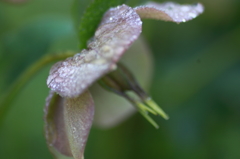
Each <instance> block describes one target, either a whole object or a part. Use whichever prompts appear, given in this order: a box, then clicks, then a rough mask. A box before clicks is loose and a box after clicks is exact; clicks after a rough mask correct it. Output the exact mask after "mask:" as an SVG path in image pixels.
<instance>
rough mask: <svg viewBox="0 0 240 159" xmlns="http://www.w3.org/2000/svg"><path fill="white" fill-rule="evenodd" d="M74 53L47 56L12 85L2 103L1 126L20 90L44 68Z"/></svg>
mask: <svg viewBox="0 0 240 159" xmlns="http://www.w3.org/2000/svg"><path fill="white" fill-rule="evenodd" d="M73 55H74V53H73V52H66V53H62V54H53V55H45V56H44V57H42V58H41V59H40V60H38V61H37V62H35V63H34V64H32V65H31V66H30V67H29V68H28V69H27V70H26V71H25V72H23V74H22V75H21V76H20V77H19V78H18V79H17V80H16V81H15V82H14V83H13V84H12V86H11V87H10V89H9V90H8V92H7V93H6V94H5V96H4V97H3V98H2V99H1V101H0V125H1V124H2V122H3V120H4V118H5V116H6V114H7V112H8V110H9V109H10V107H11V104H12V102H13V101H14V100H13V99H14V98H15V97H16V95H17V94H18V93H19V92H20V90H21V89H22V88H23V87H24V86H25V85H26V84H27V82H28V81H29V80H30V79H31V78H32V77H33V76H34V75H35V74H36V73H37V72H38V71H39V70H41V69H42V68H43V67H44V66H46V65H47V64H50V63H52V62H54V61H59V60H63V59H66V58H67V57H70V56H73Z"/></svg>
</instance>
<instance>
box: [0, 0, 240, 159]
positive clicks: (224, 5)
mask: <svg viewBox="0 0 240 159" xmlns="http://www.w3.org/2000/svg"><path fill="white" fill-rule="evenodd" d="M140 2H144V1H143V0H141V1H140V0H129V1H128V4H129V5H131V6H135V5H137V4H138V3H140ZM159 2H162V1H159ZM177 2H179V3H193V2H195V1H193V0H179V1H177ZM199 2H201V3H202V4H203V5H204V6H205V12H204V13H203V14H202V15H201V16H199V17H198V18H196V19H194V20H193V21H190V22H187V23H183V24H179V25H177V24H174V23H169V22H162V21H154V20H144V21H143V33H142V35H143V36H144V37H145V39H146V42H147V43H148V46H149V48H150V50H151V51H152V53H153V56H154V61H155V70H154V71H155V72H154V77H153V82H152V87H151V89H150V92H149V93H150V94H151V95H152V97H153V98H154V99H155V100H156V102H157V103H158V104H159V105H160V106H161V107H162V108H163V109H164V110H165V111H166V112H167V113H168V114H169V115H170V120H168V121H164V120H163V119H162V118H160V117H157V118H154V119H155V120H156V121H157V122H158V123H159V125H160V128H159V129H158V130H156V129H154V128H153V127H152V126H151V125H150V124H149V123H148V122H147V121H146V120H145V119H144V118H143V117H142V116H141V115H139V114H135V115H134V116H132V117H131V118H129V119H127V120H126V121H124V122H123V123H121V124H120V125H118V126H116V127H114V128H111V129H107V130H102V129H98V128H95V127H93V128H92V130H91V133H90V136H89V140H88V143H87V146H86V151H85V158H86V159H155V158H157V159H158V158H161V159H176V158H178V159H179V158H180V159H193V158H194V159H239V158H240V107H239V106H240V20H239V17H240V1H239V0H211V1H209V0H199ZM86 3H89V1H86V2H85V1H80V2H79V3H75V6H76V5H77V7H78V9H77V10H76V8H75V12H74V13H75V14H76V12H78V15H79V17H80V15H81V13H82V11H84V9H85V6H86V5H87V4H86ZM72 4H73V0H61V1H57V0H51V1H49V0H28V1H27V2H26V3H22V4H18V5H16V4H14V5H13V4H9V3H5V2H2V1H0V77H1V78H0V93H1V95H3V94H4V92H6V90H7V89H8V88H9V86H10V84H11V83H12V82H13V81H14V80H15V79H16V78H17V77H18V76H19V75H20V73H21V72H22V71H23V70H24V69H26V68H27V66H29V65H30V64H31V63H33V62H34V61H36V60H37V59H38V58H40V57H41V56H42V55H43V54H46V53H57V52H61V51H66V50H78V40H77V35H76V29H75V27H74V23H75V22H76V20H75V21H74V20H73V19H72V14H73V11H72ZM49 69H50V66H47V67H46V68H45V69H43V70H42V71H41V72H40V73H38V74H37V75H36V76H35V77H34V78H33V79H32V80H31V82H29V83H28V85H27V86H26V87H25V88H24V89H23V90H22V91H21V94H19V95H18V96H17V98H16V99H15V100H14V102H13V105H12V108H11V110H10V112H9V114H8V116H7V118H6V120H5V122H4V124H3V126H2V127H1V129H0V130H1V131H0V158H1V159H33V158H34V159H43V158H44V159H51V158H52V156H51V154H50V153H49V151H48V149H47V146H46V143H45V139H44V134H43V106H44V103H45V97H46V96H47V94H48V91H49V90H48V88H47V86H46V78H47V76H48V70H49Z"/></svg>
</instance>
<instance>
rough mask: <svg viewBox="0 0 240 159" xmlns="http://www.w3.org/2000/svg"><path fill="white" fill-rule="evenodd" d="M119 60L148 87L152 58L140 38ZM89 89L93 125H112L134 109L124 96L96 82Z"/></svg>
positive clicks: (127, 115) (102, 126)
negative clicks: (92, 108)
mask: <svg viewBox="0 0 240 159" xmlns="http://www.w3.org/2000/svg"><path fill="white" fill-rule="evenodd" d="M133 61H134V62H133ZM120 62H121V63H123V64H124V65H125V66H127V68H129V69H130V70H131V72H133V74H134V76H135V77H136V79H138V82H139V84H140V85H141V86H142V87H143V88H144V90H147V89H148V88H149V85H150V81H151V77H152V72H153V59H152V56H151V54H150V51H149V49H148V47H147V45H146V43H145V42H144V40H143V39H142V38H138V40H136V41H135V42H134V43H133V45H132V46H131V47H130V49H129V50H127V51H126V53H125V54H124V55H123V57H122V58H121V60H120ZM90 90H91V94H92V96H93V99H94V101H95V112H96V113H95V117H94V125H96V126H98V127H100V128H110V127H113V126H115V125H117V124H119V123H120V122H122V121H123V120H126V119H127V118H128V117H129V116H130V115H132V114H133V113H134V112H135V111H136V109H135V108H134V107H133V106H132V105H131V103H129V102H128V101H127V100H126V99H125V98H123V97H121V96H119V95H116V94H114V93H112V92H109V91H107V90H104V89H103V88H102V87H100V86H99V85H97V84H96V85H93V86H92V87H91V88H90ZM109 99H110V100H109Z"/></svg>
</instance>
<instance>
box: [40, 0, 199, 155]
mask: <svg viewBox="0 0 240 159" xmlns="http://www.w3.org/2000/svg"><path fill="white" fill-rule="evenodd" d="M202 12H203V6H202V5H201V4H199V3H197V4H195V5H179V4H176V3H172V2H168V3H163V4H157V3H154V2H149V3H147V4H146V5H143V6H139V7H135V8H131V7H129V6H127V5H121V6H118V7H115V8H111V9H109V10H108V11H107V12H106V13H105V15H104V17H103V19H102V21H101V23H100V25H99V27H98V29H97V30H96V32H95V35H94V37H93V39H91V41H90V42H89V43H88V48H87V49H84V50H82V52H81V53H78V54H76V55H75V56H73V57H69V58H67V59H66V60H64V61H60V62H58V63H56V64H55V65H54V66H53V67H52V68H51V70H50V74H49V77H48V79H47V85H48V87H49V88H50V89H51V91H50V95H49V96H48V98H47V100H46V107H45V124H46V126H45V133H46V139H47V142H48V145H49V148H50V150H51V151H52V152H55V151H58V152H60V153H61V154H63V155H67V156H73V157H74V158H75V159H82V158H83V154H84V149H85V145H86V142H87V138H88V134H89V130H90V128H91V125H92V121H93V116H94V102H93V99H92V96H91V94H90V92H89V91H88V90H87V89H88V87H89V86H90V85H92V84H93V83H94V82H95V81H97V80H99V79H100V78H101V80H100V84H102V85H103V86H104V87H106V88H107V89H110V90H112V91H113V92H116V93H118V94H120V95H122V96H123V97H125V98H126V99H128V100H129V101H130V102H131V103H132V104H133V105H135V106H136V107H137V108H138V110H139V112H140V113H141V114H142V115H143V116H144V117H145V118H146V119H147V120H149V121H150V122H151V123H152V124H153V125H155V126H156V127H157V125H156V124H155V122H154V121H153V120H152V119H151V118H150V117H149V116H148V112H150V113H153V114H159V115H162V116H163V117H165V118H167V116H166V114H165V113H164V112H163V111H162V110H161V109H160V108H159V107H158V106H157V105H156V104H155V103H154V102H153V101H152V100H151V99H150V98H149V97H148V95H147V94H146V93H145V92H144V91H143V90H142V89H141V88H140V87H139V85H138V84H137V82H136V80H135V79H134V77H133V76H132V74H131V73H130V72H129V71H128V69H127V68H125V67H124V66H122V65H121V64H117V62H118V61H119V60H120V58H121V56H122V55H123V54H124V52H125V51H126V50H127V49H128V48H129V47H130V45H131V44H132V43H133V42H134V41H135V40H136V39H137V38H138V37H139V35H140V33H141V31H142V21H141V19H140V18H151V19H160V20H165V21H173V22H176V23H180V22H186V21H188V20H191V19H193V18H195V17H196V16H197V15H199V14H200V13H202ZM111 72H112V73H113V74H108V73H111ZM107 74H108V75H107ZM123 76H124V77H123ZM129 90H132V91H134V92H135V93H136V94H137V95H138V97H139V98H140V99H141V100H142V101H143V102H144V103H145V104H146V105H147V106H148V107H147V106H146V105H144V103H142V102H138V101H137V100H134V99H132V98H131V97H130V96H129V95H127V94H126V91H129Z"/></svg>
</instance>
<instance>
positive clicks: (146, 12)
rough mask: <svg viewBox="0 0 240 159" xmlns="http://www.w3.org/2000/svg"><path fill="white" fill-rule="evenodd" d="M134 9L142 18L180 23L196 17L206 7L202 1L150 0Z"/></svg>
mask: <svg viewBox="0 0 240 159" xmlns="http://www.w3.org/2000/svg"><path fill="white" fill-rule="evenodd" d="M134 9H135V10H136V12H137V13H138V14H139V16H140V17H141V18H150V19H158V20H164V21H172V22H176V23H180V22H186V21H188V20H191V19H193V18H196V17H197V16H198V15H199V14H201V13H202V12H203V10H204V7H203V6H202V5H201V4H200V3H196V4H193V5H180V4H177V3H173V2H166V3H161V4H159V3H155V2H149V3H147V4H145V5H143V6H139V7H136V8H134Z"/></svg>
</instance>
